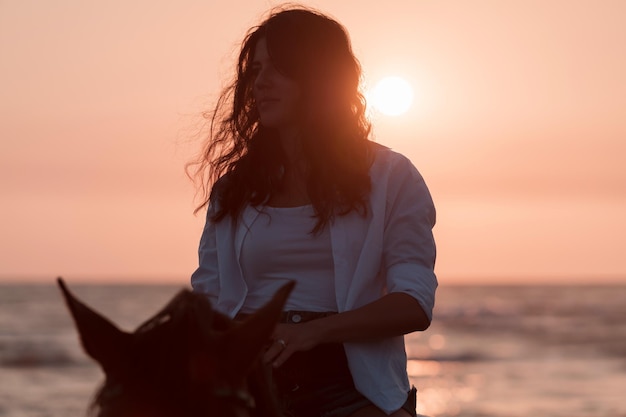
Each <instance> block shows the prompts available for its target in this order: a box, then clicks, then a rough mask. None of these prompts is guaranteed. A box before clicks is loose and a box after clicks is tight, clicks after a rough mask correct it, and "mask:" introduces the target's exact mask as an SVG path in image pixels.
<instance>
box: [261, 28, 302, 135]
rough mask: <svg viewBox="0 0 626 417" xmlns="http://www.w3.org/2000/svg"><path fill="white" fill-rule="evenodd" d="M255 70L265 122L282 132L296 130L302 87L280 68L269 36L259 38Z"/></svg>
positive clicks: (262, 115)
mask: <svg viewBox="0 0 626 417" xmlns="http://www.w3.org/2000/svg"><path fill="white" fill-rule="evenodd" d="M251 69H252V70H253V71H254V73H255V80H254V100H255V102H256V106H257V109H258V111H259V116H260V119H261V124H262V125H263V126H265V127H269V128H274V129H278V130H279V132H280V133H281V135H286V134H289V133H290V132H294V130H296V129H297V128H298V109H299V107H300V97H301V92H300V87H299V86H298V84H297V83H296V82H295V81H294V80H293V79H291V78H288V77H286V76H285V75H283V74H281V73H280V72H279V71H278V70H277V69H276V67H275V66H274V64H273V63H272V61H271V59H270V55H269V53H268V50H267V42H266V40H265V38H261V39H259V41H258V42H257V44H256V47H255V50H254V55H253V57H252V64H251Z"/></svg>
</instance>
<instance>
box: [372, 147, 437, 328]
mask: <svg viewBox="0 0 626 417" xmlns="http://www.w3.org/2000/svg"><path fill="white" fill-rule="evenodd" d="M387 187H388V193H387V202H386V203H387V212H386V219H385V231H384V242H383V262H384V267H385V268H386V272H387V291H388V292H390V293H391V292H403V293H407V294H409V295H411V296H412V297H414V298H415V299H416V300H417V301H418V302H419V304H420V306H421V307H422V309H423V310H424V313H426V315H427V316H428V318H429V320H432V311H433V308H434V305H435V290H436V289H437V277H436V275H435V272H434V268H435V258H436V247H435V240H434V237H433V233H432V229H433V227H434V225H435V207H434V204H433V200H432V198H431V195H430V192H429V190H428V187H427V186H426V183H425V182H424V179H423V178H422V176H421V174H420V173H419V172H418V171H417V169H416V168H415V167H414V166H413V164H412V163H411V162H410V161H409V160H408V159H407V158H405V157H401V159H400V160H399V161H398V162H397V163H396V164H394V166H393V167H391V175H390V176H389V183H388V184H387Z"/></svg>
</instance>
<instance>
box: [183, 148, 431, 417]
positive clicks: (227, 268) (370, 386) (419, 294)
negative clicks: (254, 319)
mask: <svg viewBox="0 0 626 417" xmlns="http://www.w3.org/2000/svg"><path fill="white" fill-rule="evenodd" d="M373 149H374V153H375V158H374V162H373V163H372V166H371V168H370V178H371V182H372V189H371V193H370V197H369V207H368V214H367V216H365V217H364V216H362V215H360V214H358V213H355V212H351V213H349V214H347V215H344V216H336V217H335V219H334V221H333V222H332V223H331V225H330V236H331V244H332V252H333V259H334V272H335V292H336V294H335V296H336V301H337V308H338V311H339V312H340V313H341V312H344V311H348V310H353V309H356V308H358V307H361V306H363V305H365V304H368V303H371V302H373V301H376V300H377V299H379V298H380V297H382V296H383V295H385V294H387V293H392V292H403V293H406V294H409V295H411V296H412V297H414V298H415V299H416V300H417V301H418V302H419V304H420V306H421V307H422V309H423V310H424V312H425V313H426V314H427V315H428V317H429V319H431V318H432V310H433V307H434V302H435V290H436V288H437V278H436V276H435V273H434V264H435V253H436V251H435V242H434V238H433V234H432V228H433V226H434V224H435V208H434V205H433V202H432V199H431V196H430V193H429V191H428V188H427V187H426V184H425V182H424V179H423V178H422V176H421V175H420V173H419V172H418V171H417V169H416V168H415V167H414V166H413V164H412V163H411V162H410V161H409V160H408V159H407V158H406V157H405V156H403V155H401V154H399V153H397V152H394V151H392V150H390V149H388V148H385V147H383V146H380V145H377V144H373ZM214 212H215V206H214V205H212V204H210V205H209V209H208V213H207V216H208V217H210V216H211V215H212V214H213V213H214ZM258 215H259V211H258V210H256V209H255V208H253V207H247V208H246V209H244V210H243V212H242V215H241V219H240V221H238V222H237V223H236V226H235V225H234V224H233V222H232V221H231V220H230V218H226V219H224V220H223V221H220V222H219V223H214V222H212V221H211V220H209V219H208V218H207V222H206V225H205V228H204V231H203V234H202V238H201V240H200V247H199V251H198V252H199V259H200V264H199V267H198V268H197V269H196V271H195V272H194V273H193V275H192V277H191V284H192V286H193V288H194V290H195V291H197V292H201V293H205V294H207V296H208V297H209V299H210V301H211V303H212V305H213V306H214V308H216V309H217V310H218V311H220V312H222V313H224V314H227V315H229V316H230V317H234V316H235V315H236V314H237V312H239V310H240V309H241V306H242V304H243V302H244V299H245V298H246V294H247V288H246V283H245V281H244V279H243V275H242V269H241V265H240V263H239V259H240V256H241V247H242V243H243V240H244V237H245V235H246V233H247V231H248V226H249V225H251V224H252V222H254V220H255V218H256V216H258ZM344 347H345V350H346V356H347V358H348V363H349V366H350V371H351V373H352V377H353V379H354V383H355V386H356V388H357V390H359V392H361V393H362V394H363V395H364V396H365V397H367V398H368V399H369V400H370V401H372V402H373V403H374V404H375V405H376V406H378V407H379V408H380V409H382V410H383V411H385V412H386V413H388V414H390V413H392V412H394V411H396V410H398V409H399V408H400V407H401V406H402V404H403V403H404V402H405V401H406V398H407V393H408V391H409V389H410V386H409V379H408V375H407V371H406V361H407V357H406V352H405V349H404V338H403V337H402V336H398V337H393V338H388V339H382V340H378V341H374V342H366V343H344Z"/></svg>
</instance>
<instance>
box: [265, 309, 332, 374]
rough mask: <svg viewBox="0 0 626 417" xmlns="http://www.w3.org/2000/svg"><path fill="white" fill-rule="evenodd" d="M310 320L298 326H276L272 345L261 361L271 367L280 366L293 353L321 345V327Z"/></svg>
mask: <svg viewBox="0 0 626 417" xmlns="http://www.w3.org/2000/svg"><path fill="white" fill-rule="evenodd" d="M316 321H318V320H311V321H309V322H306V323H300V324H278V325H276V329H275V330H274V336H273V338H272V340H273V343H272V344H271V346H270V347H269V348H268V349H267V351H266V352H265V355H264V356H263V361H264V362H265V363H271V364H272V366H273V367H275V368H277V367H279V366H281V365H282V364H283V363H285V361H286V360H287V359H289V357H290V356H291V355H293V354H294V353H295V352H300V351H305V350H310V349H313V348H314V347H315V346H317V345H318V344H320V343H321V340H322V338H321V331H322V330H323V329H322V327H321V326H319V325H317V323H315V322H316Z"/></svg>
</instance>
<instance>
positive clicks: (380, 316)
mask: <svg viewBox="0 0 626 417" xmlns="http://www.w3.org/2000/svg"><path fill="white" fill-rule="evenodd" d="M429 325H430V320H429V319H428V316H427V315H426V313H424V310H423V309H422V308H421V307H420V305H419V303H418V302H417V300H416V299H415V298H413V297H411V296H410V295H408V294H404V293H391V294H387V295H385V296H383V297H382V298H380V299H378V300H376V301H374V302H372V303H370V304H366V305H365V306H363V307H360V308H357V309H355V310H351V311H346V312H344V313H340V314H334V315H332V316H328V317H324V318H321V319H318V320H312V321H309V322H306V323H301V324H279V325H278V326H276V330H275V332H274V340H276V341H278V340H282V341H284V342H285V345H286V346H285V347H283V345H282V344H280V343H274V344H272V346H270V348H269V349H268V350H267V352H266V354H265V357H264V359H265V361H266V362H267V363H269V362H271V363H272V364H273V365H274V366H280V365H282V364H283V363H284V362H285V361H286V360H287V359H288V358H289V357H290V356H291V355H292V354H293V353H294V352H297V351H301V350H309V349H312V348H313V347H315V346H317V345H319V344H321V343H342V342H367V341H370V340H375V339H382V338H387V337H393V336H399V335H403V334H407V333H410V332H414V331H417V330H425V329H426V328H428V326H429Z"/></svg>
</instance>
